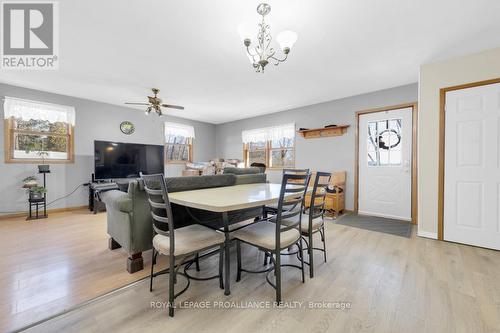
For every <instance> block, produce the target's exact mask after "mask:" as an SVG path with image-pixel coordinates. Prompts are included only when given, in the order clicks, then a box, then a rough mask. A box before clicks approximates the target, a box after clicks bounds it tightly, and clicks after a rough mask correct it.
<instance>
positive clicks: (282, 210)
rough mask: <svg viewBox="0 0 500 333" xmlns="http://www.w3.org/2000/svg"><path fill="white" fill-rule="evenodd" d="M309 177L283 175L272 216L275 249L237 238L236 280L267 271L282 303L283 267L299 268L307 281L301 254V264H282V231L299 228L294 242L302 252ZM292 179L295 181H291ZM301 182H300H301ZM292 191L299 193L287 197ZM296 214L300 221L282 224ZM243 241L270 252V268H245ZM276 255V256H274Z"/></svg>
mask: <svg viewBox="0 0 500 333" xmlns="http://www.w3.org/2000/svg"><path fill="white" fill-rule="evenodd" d="M309 177H310V174H309V172H307V173H306V174H285V175H283V182H282V184H281V190H280V197H279V201H278V211H277V214H276V216H274V217H272V220H273V221H272V222H274V223H275V226H276V229H275V246H276V247H275V248H274V249H267V248H263V247H260V246H258V245H256V244H252V243H248V242H245V241H243V240H240V239H238V238H236V254H237V263H238V269H237V277H236V281H237V282H238V281H240V280H241V272H247V273H265V272H267V275H266V281H267V282H268V283H269V284H270V285H271V286H272V287H273V288H274V289H275V290H276V302H277V303H281V267H295V268H298V269H300V270H301V271H302V282H303V283H304V282H305V276H304V258H303V256H301V259H300V262H301V265H300V266H298V265H292V264H281V255H280V253H281V251H282V250H283V249H285V248H287V247H289V246H288V245H287V246H286V247H281V233H282V232H285V231H288V230H290V229H293V228H294V229H298V231H299V238H298V239H297V242H296V243H294V244H296V245H297V246H298V247H299V251H300V252H301V253H302V251H303V249H302V238H301V232H300V225H301V222H302V221H301V219H302V211H303V209H304V198H305V194H306V192H307V186H308V183H309ZM290 181H293V183H292V182H290ZM299 182H300V183H299ZM290 193H296V194H297V195H296V196H294V197H293V198H291V199H286V197H288V196H289V194H290ZM297 206H300V207H297ZM295 216H299V218H298V222H297V223H294V224H291V225H282V224H281V221H282V220H283V219H288V218H293V217H295ZM241 242H243V243H246V244H249V245H251V246H255V247H257V248H258V249H259V250H261V251H264V253H270V254H271V263H272V266H271V267H270V268H268V269H264V270H261V271H251V270H247V269H244V268H243V267H242V263H241ZM273 255H274V258H273ZM272 271H274V275H275V283H273V282H272V281H271V280H270V279H269V274H270V273H271V272H272Z"/></svg>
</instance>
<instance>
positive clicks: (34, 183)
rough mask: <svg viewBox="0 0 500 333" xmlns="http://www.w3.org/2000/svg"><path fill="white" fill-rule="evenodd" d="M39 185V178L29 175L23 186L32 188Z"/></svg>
mask: <svg viewBox="0 0 500 333" xmlns="http://www.w3.org/2000/svg"><path fill="white" fill-rule="evenodd" d="M35 186H38V179H37V178H36V177H35V176H28V177H26V178H24V179H23V188H32V187H35Z"/></svg>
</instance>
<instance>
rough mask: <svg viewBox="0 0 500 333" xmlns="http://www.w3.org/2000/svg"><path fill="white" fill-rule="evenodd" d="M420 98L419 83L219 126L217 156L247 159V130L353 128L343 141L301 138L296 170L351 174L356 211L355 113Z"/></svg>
mask: <svg viewBox="0 0 500 333" xmlns="http://www.w3.org/2000/svg"><path fill="white" fill-rule="evenodd" d="M417 97H418V85H417V84H416V83H415V84H410V85H406V86H401V87H396V88H392V89H387V90H381V91H376V92H373V93H368V94H363V95H358V96H353V97H348V98H343V99H339V100H335V101H331V102H326V103H321V104H316V105H310V106H305V107H301V108H297V109H292V110H287V111H283V112H277V113H273V114H269V115H265V116H259V117H255V118H249V119H244V120H239V121H234V122H230V123H225V124H221V125H217V130H216V140H217V144H216V147H217V156H219V157H223V158H240V159H241V158H243V156H242V155H243V146H242V141H241V131H243V130H247V129H252V128H260V127H267V126H274V125H279V124H285V123H295V126H296V128H297V129H298V128H300V127H305V128H315V127H323V126H325V125H328V124H339V125H340V124H348V125H351V127H349V129H348V131H347V134H346V135H343V136H339V137H328V138H320V139H308V140H305V139H303V138H302V137H301V136H298V135H297V136H296V141H295V154H296V156H295V166H296V167H297V168H310V169H312V170H321V171H340V170H345V171H347V184H346V186H347V190H346V209H353V207H354V191H353V188H354V174H353V171H354V147H355V136H354V128H355V112H356V111H360V110H364V109H371V108H376V107H383V106H390V105H396V104H401V103H407V102H415V101H417ZM280 176H281V172H280V171H268V177H269V179H270V181H272V182H279V181H280Z"/></svg>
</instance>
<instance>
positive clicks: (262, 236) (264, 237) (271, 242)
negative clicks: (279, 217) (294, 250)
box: [233, 222, 300, 250]
mask: <svg viewBox="0 0 500 333" xmlns="http://www.w3.org/2000/svg"><path fill="white" fill-rule="evenodd" d="M233 237H234V238H237V239H239V240H241V241H243V242H246V243H249V244H253V245H255V246H257V247H260V248H263V249H266V250H274V249H275V248H276V224H275V223H271V222H260V223H256V224H252V225H250V226H248V227H245V228H243V229H240V230H237V231H235V232H234V233H233ZM299 239H300V234H299V231H298V230H297V229H289V230H286V231H283V232H281V233H280V245H279V248H281V249H283V248H286V247H289V246H290V245H292V244H295V243H297V242H298V241H299Z"/></svg>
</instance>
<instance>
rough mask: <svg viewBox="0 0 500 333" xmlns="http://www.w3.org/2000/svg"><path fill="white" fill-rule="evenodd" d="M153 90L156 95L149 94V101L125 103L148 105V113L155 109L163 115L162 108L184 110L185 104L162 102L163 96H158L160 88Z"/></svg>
mask: <svg viewBox="0 0 500 333" xmlns="http://www.w3.org/2000/svg"><path fill="white" fill-rule="evenodd" d="M151 90H152V91H153V94H154V96H148V103H125V104H129V105H144V106H147V108H146V111H145V112H146V115H148V114H149V113H150V112H151V111H153V110H154V111H155V112H156V113H157V114H158V115H159V116H162V115H163V113H162V111H161V108H170V109H177V110H184V107H183V106H179V105H171V104H162V103H161V98H159V97H158V96H157V95H158V93H159V92H160V89H158V88H153V89H151Z"/></svg>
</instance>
